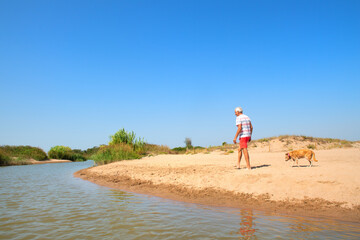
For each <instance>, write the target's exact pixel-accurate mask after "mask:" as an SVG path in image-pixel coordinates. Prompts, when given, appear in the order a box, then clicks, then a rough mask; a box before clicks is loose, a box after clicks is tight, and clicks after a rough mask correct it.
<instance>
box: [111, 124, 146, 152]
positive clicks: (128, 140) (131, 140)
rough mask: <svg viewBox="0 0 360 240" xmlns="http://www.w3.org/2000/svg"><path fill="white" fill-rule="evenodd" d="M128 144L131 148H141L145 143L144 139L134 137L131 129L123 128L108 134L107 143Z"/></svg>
mask: <svg viewBox="0 0 360 240" xmlns="http://www.w3.org/2000/svg"><path fill="white" fill-rule="evenodd" d="M117 144H128V145H131V146H132V147H133V150H139V149H142V148H143V147H144V145H145V141H144V139H141V138H136V134H135V133H134V132H133V131H131V132H127V131H126V130H125V129H124V128H123V129H120V130H119V131H117V132H116V133H115V134H114V135H111V136H110V142H109V145H117Z"/></svg>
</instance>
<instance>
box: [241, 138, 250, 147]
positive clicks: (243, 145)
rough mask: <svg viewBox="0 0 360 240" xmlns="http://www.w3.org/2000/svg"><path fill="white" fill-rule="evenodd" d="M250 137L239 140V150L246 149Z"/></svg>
mask: <svg viewBox="0 0 360 240" xmlns="http://www.w3.org/2000/svg"><path fill="white" fill-rule="evenodd" d="M250 139H251V137H242V138H240V148H247V147H248V146H247V144H248V142H249V141H250Z"/></svg>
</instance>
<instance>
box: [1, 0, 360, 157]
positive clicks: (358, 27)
mask: <svg viewBox="0 0 360 240" xmlns="http://www.w3.org/2000/svg"><path fill="white" fill-rule="evenodd" d="M359 13H360V1H350V0H349V1H343V0H339V1H325V0H324V1H316V0H315V1H314V0H311V1H310V0H309V1H304V0H301V1H288V0H286V1H256V0H255V1H254V0H251V1H250V0H249V1H209V0H207V1H196V0H191V1H187V0H177V1H176V0H174V1H169V0H166V1H150V0H142V1H136V0H135V1H134V0H128V1H120V0H118V1H110V0H107V1H100V0H98V1H91V0H84V1H79V0H71V1H66V0H61V1H55V0H52V1H48V0H43V1H38V0H31V1H28V0H21V1H20V0H1V1H0V90H1V91H0V145H31V146H38V147H41V148H43V149H44V150H46V151H48V150H49V149H50V147H52V146H55V145H66V146H70V147H71V148H80V149H86V148H89V147H93V146H97V145H100V144H106V143H107V142H108V140H109V135H111V134H113V133H115V132H116V131H117V130H119V129H121V128H125V129H126V130H133V131H134V132H135V133H136V134H137V136H140V137H144V138H145V140H146V141H147V142H149V143H155V144H164V145H168V146H170V147H176V146H184V139H185V137H190V138H191V139H192V142H193V145H201V146H209V145H220V144H221V143H222V142H224V141H226V142H231V141H232V139H233V137H234V135H235V131H236V128H235V116H234V108H235V107H237V106H241V107H243V109H244V113H245V114H246V115H248V116H249V117H250V118H251V119H252V122H253V125H254V135H253V138H255V139H256V138H263V137H270V136H277V135H282V134H298V135H308V136H315V137H332V138H341V139H348V140H360V137H359V136H360V127H359V123H360V106H359V105H360V94H359V89H360V14H359Z"/></svg>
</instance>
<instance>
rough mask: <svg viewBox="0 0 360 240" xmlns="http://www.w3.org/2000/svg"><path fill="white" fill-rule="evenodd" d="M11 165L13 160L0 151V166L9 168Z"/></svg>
mask: <svg viewBox="0 0 360 240" xmlns="http://www.w3.org/2000/svg"><path fill="white" fill-rule="evenodd" d="M10 163H11V158H10V157H9V156H8V155H7V154H6V153H5V152H3V151H2V150H1V149H0V166H8V165H10Z"/></svg>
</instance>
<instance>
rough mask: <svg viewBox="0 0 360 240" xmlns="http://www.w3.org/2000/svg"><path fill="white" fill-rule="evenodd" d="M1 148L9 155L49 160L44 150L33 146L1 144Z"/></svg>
mask: <svg viewBox="0 0 360 240" xmlns="http://www.w3.org/2000/svg"><path fill="white" fill-rule="evenodd" d="M0 149H1V150H2V152H3V153H5V154H6V155H7V156H9V157H13V158H20V159H35V160H38V161H42V160H47V159H48V156H47V155H46V153H45V152H44V150H42V149H40V148H37V147H31V146H8V145H7V146H0Z"/></svg>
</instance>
